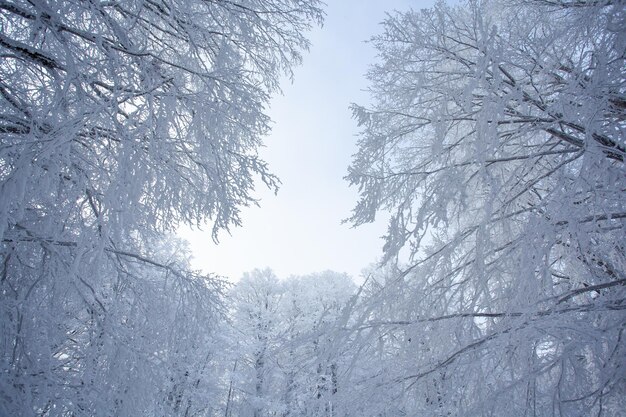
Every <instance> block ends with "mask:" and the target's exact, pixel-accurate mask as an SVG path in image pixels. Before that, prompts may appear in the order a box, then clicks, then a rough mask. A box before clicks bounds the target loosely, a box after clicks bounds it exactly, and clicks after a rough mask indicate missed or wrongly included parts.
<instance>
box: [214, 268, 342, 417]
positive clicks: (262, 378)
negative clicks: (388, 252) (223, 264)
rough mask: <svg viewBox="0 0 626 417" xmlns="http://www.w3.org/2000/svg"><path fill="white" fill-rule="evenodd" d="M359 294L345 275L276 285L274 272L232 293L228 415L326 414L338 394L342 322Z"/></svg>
mask: <svg viewBox="0 0 626 417" xmlns="http://www.w3.org/2000/svg"><path fill="white" fill-rule="evenodd" d="M353 293H354V284H353V283H352V281H351V280H350V278H349V277H348V276H347V275H345V274H339V273H336V272H332V271H325V272H321V273H316V274H310V275H306V276H297V277H290V278H289V279H287V280H285V281H279V280H278V278H277V277H276V275H275V274H274V273H273V272H272V271H271V270H269V269H264V270H258V269H257V270H254V271H252V272H250V273H247V274H245V275H244V277H243V278H242V279H241V281H240V282H239V283H237V285H236V286H235V287H234V288H233V290H232V300H231V301H232V310H233V313H232V317H233V318H232V326H233V328H232V332H233V336H232V337H231V344H230V348H229V350H230V351H231V352H233V355H232V357H231V359H230V360H231V363H230V364H227V365H225V366H224V369H225V371H226V374H227V375H228V376H227V378H225V380H227V381H229V390H228V393H227V400H226V404H227V405H226V408H227V411H226V412H225V414H226V415H227V416H229V417H230V416H240V417H247V416H251V417H252V416H282V417H287V416H292V417H297V416H302V417H305V416H306V417H314V416H329V415H336V414H335V412H334V408H335V406H334V404H335V396H336V394H337V393H338V392H340V391H342V390H341V382H342V381H341V380H340V378H341V375H340V374H341V373H342V372H344V371H345V368H346V367H345V366H344V363H343V362H342V361H343V357H342V354H341V353H342V352H341V351H340V350H339V349H338V348H339V347H344V346H345V344H343V343H341V341H340V340H338V339H337V338H336V337H338V336H339V334H338V333H336V329H337V327H338V325H337V323H338V322H339V321H340V318H341V317H342V313H343V310H344V307H345V306H346V305H347V302H348V300H349V299H350V298H351V296H352V295H353Z"/></svg>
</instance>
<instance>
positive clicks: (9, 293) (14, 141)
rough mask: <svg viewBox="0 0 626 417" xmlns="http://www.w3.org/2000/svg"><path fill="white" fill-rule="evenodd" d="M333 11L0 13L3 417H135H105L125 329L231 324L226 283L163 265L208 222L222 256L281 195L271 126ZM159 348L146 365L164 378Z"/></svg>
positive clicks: (106, 6)
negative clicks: (173, 239)
mask: <svg viewBox="0 0 626 417" xmlns="http://www.w3.org/2000/svg"><path fill="white" fill-rule="evenodd" d="M320 4H321V3H320V2H318V1H316V0H314V1H303V0H251V1H230V0H225V1H204V0H167V1H164V0H147V1H144V0H129V1H111V2H108V1H105V2H102V1H95V0H85V1H73V0H44V1H26V0H10V1H0V27H1V30H0V51H1V55H0V56H1V58H0V103H1V106H0V239H1V241H0V368H1V371H2V375H3V376H2V378H1V381H0V414H2V415H14V416H18V415H33V414H37V415H112V414H119V413H122V414H126V413H125V412H121V411H119V412H118V411H115V410H114V409H109V408H102V407H100V406H96V405H95V403H94V401H105V398H106V401H108V400H109V399H111V401H113V399H112V397H108V396H107V397H105V396H102V395H101V393H102V392H103V391H102V390H103V389H105V388H102V389H100V388H97V387H108V388H111V389H113V387H112V384H117V382H113V381H119V378H122V380H123V375H122V374H121V373H123V372H124V370H123V368H124V367H123V366H122V367H119V368H117V371H115V372H114V371H113V370H112V369H113V368H110V366H113V363H114V362H115V361H113V360H112V359H110V357H109V356H108V355H109V354H113V353H111V352H112V351H111V350H110V349H118V348H121V345H123V344H125V343H128V340H127V337H131V335H130V334H127V333H130V332H131V330H129V329H128V328H126V327H125V326H126V325H125V324H124V323H128V322H129V320H130V321H132V320H131V317H136V318H137V317H141V314H143V312H147V311H153V310H152V308H153V307H156V306H162V308H163V309H164V310H163V311H164V313H163V322H161V323H160V324H159V325H157V324H156V322H154V321H153V320H156V319H155V318H154V317H148V316H146V317H144V318H143V319H140V318H137V321H138V322H137V324H136V325H134V326H136V327H134V329H136V330H135V331H137V332H139V330H138V329H140V328H142V326H143V324H146V323H143V322H142V320H147V321H148V322H149V323H150V325H149V326H148V327H149V328H151V329H156V328H158V327H159V326H161V325H162V326H165V327H164V330H163V331H167V332H174V333H176V332H177V331H178V330H177V329H172V328H168V327H167V326H182V324H181V322H180V318H181V317H187V318H189V319H190V320H191V322H190V323H191V324H190V325H191V326H192V327H193V326H195V325H196V324H197V323H196V320H200V317H204V316H207V315H211V314H213V313H212V312H214V311H217V310H219V309H220V307H219V303H220V302H221V301H220V300H221V298H220V296H219V291H220V290H219V287H220V284H219V281H218V280H215V279H214V278H212V277H203V276H200V274H198V273H196V272H193V271H190V270H189V268H188V266H187V265H186V264H185V262H183V261H184V260H182V259H181V257H180V256H179V257H168V256H162V255H160V249H159V247H161V246H162V241H163V239H165V237H164V236H165V235H164V233H165V232H172V231H174V230H175V229H176V228H177V227H178V226H179V225H180V224H181V223H183V224H187V225H197V224H202V223H204V222H205V221H207V220H210V222H211V224H212V230H213V235H214V238H216V236H217V232H218V231H219V230H220V229H228V228H229V227H231V226H232V225H237V224H239V223H240V218H239V209H240V208H241V207H242V206H247V205H250V204H255V200H254V198H253V196H252V195H251V191H252V189H253V182H254V179H255V177H258V178H260V180H261V182H262V183H264V184H265V185H267V186H268V187H270V188H274V189H275V188H276V186H277V179H276V178H275V177H274V176H273V175H272V174H271V173H270V172H269V171H268V168H267V166H266V164H265V162H263V161H262V160H261V159H260V158H259V157H258V154H257V150H258V147H259V146H260V145H261V141H262V138H263V136H264V135H265V134H267V133H268V132H269V129H270V127H269V126H270V125H269V119H268V116H267V115H266V114H265V112H264V110H265V107H266V106H267V103H268V100H269V98H270V95H271V94H273V93H275V92H277V91H278V89H279V85H278V82H279V79H280V77H281V76H282V75H285V74H286V75H288V76H290V75H291V68H292V66H293V65H294V64H297V63H299V62H300V60H301V55H300V53H301V51H302V50H303V49H306V48H307V47H308V41H307V39H306V38H305V37H304V31H305V30H306V29H307V28H309V27H310V25H311V24H316V23H320V22H321V19H322V11H321V9H320ZM166 252H167V251H166ZM146 282H147V284H146V286H144V283H146ZM159 288H160V289H159ZM207 289H208V290H210V291H217V292H215V293H214V294H213V295H211V296H209V295H208V294H206V293H205V291H207ZM164 292H171V297H172V298H171V300H169V301H168V300H166V299H165V298H162V297H163V296H164ZM151 297H156V298H151ZM207 297H208V298H207ZM202 300H204V301H211V302H210V303H205V302H204V301H202ZM163 303H164V304H163ZM170 303H171V304H170ZM177 303H180V304H177ZM211 303H217V304H211ZM173 305H177V308H176V309H175V313H174V312H172V314H173V316H171V315H169V313H167V312H169V311H170V310H169V309H170V308H172V306H173ZM199 308H200V309H202V308H204V309H206V311H204V312H198V311H197V309H199ZM194 311H195V312H196V313H198V314H200V315H199V316H194V317H193V319H191V318H190V316H189V315H190V314H191V312H194ZM122 312H128V313H122ZM126 314H128V316H127V315H126ZM137 315H139V316H137ZM211 317H213V316H211ZM215 322H216V320H213V319H212V320H206V321H204V324H205V325H208V326H211V325H212V323H215ZM151 326H154V327H151ZM182 328H184V326H183V327H180V329H182ZM165 329H167V330H165ZM196 330H197V329H196ZM155 331H156V330H155ZM204 331H205V332H208V333H209V334H211V333H212V330H211V329H205V330H204ZM119 332H121V333H119ZM146 332H147V333H145V334H143V335H142V336H140V334H139V333H138V335H137V337H144V338H145V340H147V341H146V343H145V344H140V345H134V344H133V343H130V344H129V346H133V348H132V349H136V350H133V352H134V353H133V355H136V357H135V358H136V359H137V358H140V357H144V358H146V357H147V358H151V359H147V361H148V362H150V363H154V361H162V360H164V359H163V358H162V357H161V356H160V354H157V355H156V356H155V357H154V358H153V359H152V357H151V356H150V355H153V353H154V351H152V350H151V349H152V346H153V345H154V343H155V342H156V341H161V339H160V337H161V336H162V334H159V335H158V336H159V337H156V336H157V335H156V334H155V333H150V331H148V330H147V329H146ZM199 337H200V336H199ZM150 338H152V339H150ZM104 339H106V340H107V342H103V340H104ZM189 340H190V341H189V344H184V346H185V348H191V346H196V347H197V346H198V345H197V344H196V342H197V343H200V342H199V341H197V340H196V341H195V342H193V343H192V342H191V339H189ZM135 342H138V340H135ZM205 342H206V341H203V342H202V343H200V345H202V344H204V343H205ZM102 343H107V344H108V345H107V346H108V347H107V348H106V349H105V348H104V347H103V348H102V349H101V348H100V347H99V346H100V345H101V344H102ZM73 349H76V350H77V351H80V353H79V354H77V355H74V354H70V353H68V352H73V351H74V350H73ZM103 349H104V350H103ZM194 349H195V348H194ZM202 349H204V348H202ZM202 349H200V350H198V351H197V352H203V350H202ZM105 352H106V354H105ZM171 354H172V352H171V351H168V353H166V354H165V355H171ZM187 354H191V355H195V353H193V352H185V353H181V352H178V355H179V357H180V358H183V357H185V355H187ZM116 357H118V356H116ZM128 363H132V361H131V362H128ZM162 364H164V365H165V366H169V365H172V362H167V361H164V362H162ZM176 366H177V367H178V369H179V372H180V373H182V375H183V376H182V377H180V376H179V377H174V376H172V377H171V378H170V377H169V376H168V377H167V378H165V377H164V378H165V379H159V380H155V379H153V380H151V381H155V383H156V384H161V386H162V388H163V389H164V391H163V395H164V396H166V397H167V396H169V397H171V401H170V406H171V407H173V408H172V409H170V411H167V412H166V411H163V412H162V413H161V414H166V415H176V414H181V415H184V414H185V413H187V412H188V410H187V409H186V408H185V407H186V405H185V406H184V407H183V405H182V403H179V402H178V401H179V399H181V398H183V397H184V396H185V395H186V394H184V395H183V394H178V393H179V392H181V391H180V390H181V387H182V386H183V385H185V384H186V385H185V386H187V387H189V386H192V385H193V384H195V382H194V383H192V382H191V381H192V380H193V378H195V377H192V375H191V374H189V375H187V374H186V373H187V371H186V370H184V369H186V368H185V366H184V365H180V366H179V365H176ZM200 368H201V367H200ZM200 368H194V369H195V370H197V369H200ZM99 369H104V370H107V371H103V373H102V374H98V378H91V377H89V378H87V377H83V376H84V373H85V372H87V373H94V375H95V373H97V372H100V371H99ZM151 369H153V368H151ZM133 370H135V368H133ZM116 372H117V373H116ZM129 372H130V370H129ZM157 376H158V375H156V376H155V375H153V377H155V378H156V377H157ZM177 378H178V379H177ZM181 378H182V379H181ZM185 379H186V380H187V382H184V381H183V380H185ZM157 381H158V382H157ZM189 384H191V385H189ZM166 385H169V386H170V388H168V389H166V388H165V386H166ZM134 388H135V386H134V385H133V386H132V387H131V388H129V389H130V390H131V391H132V389H134ZM186 389H187V388H185V390H186ZM59 390H61V391H64V392H66V393H64V394H62V395H61V394H59V395H60V397H59V396H57V394H58V392H59ZM166 391H167V392H169V394H166ZM70 392H71V394H70ZM112 392H114V393H116V394H111V395H113V396H114V397H115V395H119V396H118V397H115V401H118V400H119V401H122V399H124V401H125V404H139V403H140V402H138V401H135V400H136V399H137V397H133V399H132V400H131V399H130V398H129V397H128V395H130V394H128V395H127V394H125V393H126V391H125V388H124V389H122V388H119V390H117V388H115V390H113V391H112ZM181 395H182V396H181ZM99 404H100V405H101V403H99ZM108 406H111V407H112V406H113V405H112V403H107V407H108ZM129 406H130V405H129ZM99 410H100V411H99ZM120 410H122V409H120ZM124 410H126V409H124ZM186 410H187V411H186ZM131 414H134V415H146V413H144V412H139V411H138V412H135V413H128V415H131Z"/></svg>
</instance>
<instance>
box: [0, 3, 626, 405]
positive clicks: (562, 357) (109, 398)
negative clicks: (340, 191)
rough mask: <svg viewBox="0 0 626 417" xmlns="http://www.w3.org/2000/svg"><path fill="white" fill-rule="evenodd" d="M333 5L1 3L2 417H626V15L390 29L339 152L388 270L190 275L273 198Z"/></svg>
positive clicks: (421, 17)
mask: <svg viewBox="0 0 626 417" xmlns="http://www.w3.org/2000/svg"><path fill="white" fill-rule="evenodd" d="M325 7H326V5H325V4H324V3H322V2H321V1H319V0H0V51H1V55H0V102H1V107H0V236H1V239H2V241H1V242H0V363H1V368H0V416H2V417H13V416H15V417H18V416H25V417H26V416H41V417H48V416H66V417H70V416H72V417H82V416H87V417H100V416H102V417H105V416H106V417H109V416H122V417H134V416H148V417H152V416H155V417H157V416H162V417H166V416H188V417H191V416H210V417H218V416H219V417H270V416H272V417H288V416H289V417H296V416H301V417H403V416H406V417H419V416H424V417H427V416H428V417H430V416H437V417H439V416H480V417H487V416H492V417H499V416H503V417H507V416H512V417H517V416H519V417H522V416H558V417H570V416H572V417H576V416H580V417H587V416H594V417H595V416H598V417H600V416H606V417H609V416H626V335H625V334H624V333H625V329H626V233H625V232H624V229H625V228H626V165H625V164H626V161H625V158H626V2H625V1H624V0H468V1H462V2H458V3H455V2H449V3H446V2H438V3H436V4H435V5H434V6H432V7H428V8H420V5H419V4H418V3H417V2H416V5H415V7H414V8H413V9H412V10H400V11H393V10H389V13H388V14H387V15H386V18H385V20H384V21H383V22H382V23H381V25H380V26H379V29H380V30H379V31H378V32H377V33H372V34H371V36H372V38H371V39H370V45H371V48H374V49H375V50H376V53H377V57H376V59H375V60H374V61H373V62H371V65H370V69H369V72H368V73H367V74H365V75H364V74H354V76H355V77H359V76H363V77H366V79H367V83H368V86H369V89H368V92H367V94H368V95H369V97H370V98H371V101H370V102H369V103H356V104H352V106H351V111H352V115H353V120H352V121H351V122H352V124H353V125H354V128H355V130H356V129H358V132H359V133H358V136H357V137H356V138H354V137H346V138H345V140H346V141H356V142H357V143H356V146H357V148H356V149H357V151H356V153H355V154H354V155H353V157H352V162H351V163H350V164H349V166H346V167H345V172H346V177H345V180H347V182H348V183H349V184H350V185H351V186H352V188H353V189H355V190H357V191H358V195H359V197H358V199H357V200H355V201H354V209H353V211H352V213H345V216H344V218H347V219H346V220H345V223H346V225H345V226H346V227H350V226H353V227H359V226H361V225H365V224H368V223H371V222H373V221H374V220H375V219H376V218H377V216H381V215H388V217H389V221H388V225H387V232H386V234H385V236H384V246H383V245H382V244H381V250H380V254H381V256H380V258H379V259H372V260H371V262H372V266H371V267H370V268H369V269H367V270H364V272H363V273H362V276H361V277H360V279H355V278H356V277H351V276H348V275H347V274H345V273H338V272H333V271H329V270H325V269H326V268H324V267H323V266H322V267H320V271H324V272H319V273H313V274H307V275H302V276H292V277H291V278H290V279H285V278H287V277H277V276H276V274H275V273H274V272H273V271H272V270H271V269H269V268H264V266H263V265H260V266H259V269H255V270H252V271H250V272H248V273H246V274H244V276H243V277H241V278H240V277H235V278H240V279H239V280H238V281H233V280H231V279H228V278H227V277H222V276H219V275H217V274H215V273H205V272H202V271H198V270H194V268H193V267H192V266H191V263H190V257H191V254H190V252H189V249H188V246H187V245H186V243H185V242H184V240H183V239H181V238H180V237H178V235H177V231H178V230H179V228H180V227H184V226H190V227H192V226H193V227H204V228H205V229H208V230H209V231H210V232H212V235H213V237H214V240H215V242H213V241H211V240H210V239H208V241H207V245H214V244H219V243H216V242H217V241H218V240H219V239H218V235H219V234H220V233H222V232H228V231H229V230H232V229H234V228H238V227H243V228H244V229H245V221H243V219H242V209H244V208H245V207H249V206H254V205H256V204H257V203H258V201H257V198H256V194H255V193H256V191H257V190H258V189H259V188H261V187H267V188H269V189H271V190H273V191H278V192H280V191H279V186H280V179H279V178H278V176H277V175H275V174H274V173H273V171H272V167H271V166H270V165H269V164H268V163H266V162H265V160H264V159H263V157H262V156H261V155H260V153H259V151H260V148H261V147H262V146H264V144H265V143H266V141H267V138H268V137H269V136H270V135H271V129H272V120H271V118H270V116H269V115H268V107H269V104H270V99H271V98H272V97H274V96H276V95H277V94H280V93H281V87H282V85H281V83H282V80H285V79H287V80H288V79H290V78H292V77H294V75H295V76H297V74H296V73H295V72H294V71H295V69H296V68H297V66H299V65H300V64H302V62H303V60H304V61H306V53H307V51H308V50H309V48H310V46H311V41H310V38H309V33H310V31H311V30H312V29H313V28H318V27H322V30H323V22H324V19H325V16H326V13H325ZM364 40H365V39H364ZM348 104H349V103H346V106H347V105H348ZM349 122H350V121H349ZM297 140H298V138H293V141H294V146H298V144H297ZM302 221H303V222H305V221H307V220H306V219H302ZM268 239H271V237H268ZM241 256H245V254H241ZM303 256H306V254H304V255H303ZM356 282H358V283H359V284H358V285H357V284H356Z"/></svg>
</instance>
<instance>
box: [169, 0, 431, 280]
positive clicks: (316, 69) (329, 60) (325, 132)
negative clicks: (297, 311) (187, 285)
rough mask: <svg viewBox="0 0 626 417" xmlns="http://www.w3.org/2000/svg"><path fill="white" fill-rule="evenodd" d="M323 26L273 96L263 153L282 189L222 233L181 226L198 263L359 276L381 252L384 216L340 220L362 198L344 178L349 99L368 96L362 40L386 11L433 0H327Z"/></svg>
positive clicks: (222, 269) (219, 269) (353, 129)
mask: <svg viewBox="0 0 626 417" xmlns="http://www.w3.org/2000/svg"><path fill="white" fill-rule="evenodd" d="M327 3H328V6H327V8H326V13H327V15H326V21H325V24H324V27H323V28H321V29H315V30H314V31H313V32H311V33H310V36H309V38H310V39H311V41H312V47H311V50H310V51H309V53H307V54H305V56H304V63H303V65H302V66H300V67H298V68H296V69H295V79H294V82H293V84H290V83H289V81H288V80H285V81H284V82H283V93H284V94H283V95H282V96H277V97H275V98H274V100H272V104H271V109H270V111H269V114H270V116H271V117H272V119H273V121H274V129H273V131H272V134H271V135H270V136H269V137H267V138H266V139H265V144H266V147H265V148H264V149H262V150H261V155H262V156H263V158H264V159H265V160H266V161H267V162H268V163H269V165H270V168H271V170H272V172H273V173H275V174H276V175H278V176H279V177H280V179H281V181H282V186H281V188H280V191H279V192H278V195H277V196H274V194H273V193H271V192H269V191H267V190H264V189H259V190H257V191H256V193H255V195H256V197H258V198H261V203H260V204H261V207H260V208H257V207H252V208H248V209H244V210H243V213H242V214H243V216H242V217H243V225H242V227H239V228H236V229H233V230H231V233H232V234H231V235H230V236H229V235H228V233H227V232H222V233H220V236H219V238H220V242H219V244H218V245H215V244H214V243H213V241H212V240H211V235H210V228H206V231H198V230H196V231H193V232H189V231H183V232H181V236H182V237H184V238H185V239H187V240H188V241H189V242H190V244H191V249H192V252H193V256H194V260H193V266H194V267H195V268H199V269H202V270H203V271H205V272H213V273H217V274H220V275H224V276H227V277H229V278H230V279H231V280H234V281H236V280H238V279H239V278H240V277H241V275H242V274H243V273H244V272H246V271H250V270H252V269H254V268H264V267H270V268H272V269H273V270H274V271H275V272H276V274H277V275H278V276H279V277H280V278H285V277H288V276H289V275H302V274H307V273H311V272H317V271H322V270H326V269H330V270H334V271H337V272H346V273H348V274H350V275H352V276H353V277H355V278H356V277H357V276H358V275H359V273H360V272H361V270H362V269H363V268H365V267H367V266H368V265H369V264H372V263H374V262H376V261H377V260H378V259H379V258H380V256H381V254H382V245H383V240H382V239H381V238H380V237H381V236H382V235H383V234H384V232H385V230H386V221H385V220H386V219H380V220H378V221H377V222H376V223H375V224H371V225H364V226H360V227H359V228H357V229H354V228H351V227H350V226H349V225H348V224H341V220H342V219H344V218H346V217H348V216H349V215H350V212H351V210H352V208H353V207H354V205H355V203H356V201H357V193H356V190H355V189H353V188H350V187H348V183H347V182H346V181H345V180H343V177H344V176H345V175H346V174H347V168H348V165H349V164H350V161H351V155H352V154H353V153H354V152H355V151H356V140H357V138H356V133H357V132H358V128H357V126H356V122H355V121H354V120H353V119H352V118H351V113H350V111H349V109H348V106H349V105H350V103H351V102H356V103H359V104H365V103H367V101H368V94H367V93H366V92H365V91H364V90H365V89H366V88H367V81H366V79H365V76H364V75H365V73H366V71H367V68H368V66H369V65H370V64H371V63H373V62H374V61H375V51H374V49H373V47H372V46H371V45H370V44H367V43H365V42H364V41H365V40H367V39H369V38H370V37H371V36H372V35H374V34H376V33H379V32H380V31H381V26H380V25H379V22H380V21H382V20H383V19H384V17H385V12H387V11H392V10H394V9H397V10H407V9H409V8H411V7H412V8H414V9H420V8H424V7H429V6H430V5H431V4H432V2H431V1H426V0H420V1H408V0H328V1H327Z"/></svg>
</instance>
